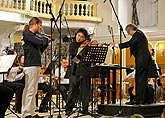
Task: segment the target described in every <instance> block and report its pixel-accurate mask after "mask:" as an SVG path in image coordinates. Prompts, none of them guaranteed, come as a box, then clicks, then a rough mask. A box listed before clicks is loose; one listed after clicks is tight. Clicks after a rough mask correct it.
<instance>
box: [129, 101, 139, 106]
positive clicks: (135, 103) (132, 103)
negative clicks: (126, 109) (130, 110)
mask: <svg viewBox="0 0 165 118" xmlns="http://www.w3.org/2000/svg"><path fill="white" fill-rule="evenodd" d="M139 104H140V102H137V101H135V100H132V101H131V102H130V105H139Z"/></svg>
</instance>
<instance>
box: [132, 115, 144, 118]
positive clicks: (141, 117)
mask: <svg viewBox="0 0 165 118" xmlns="http://www.w3.org/2000/svg"><path fill="white" fill-rule="evenodd" d="M130 118H144V117H143V116H142V115H140V114H134V115H132V116H131V117H130Z"/></svg>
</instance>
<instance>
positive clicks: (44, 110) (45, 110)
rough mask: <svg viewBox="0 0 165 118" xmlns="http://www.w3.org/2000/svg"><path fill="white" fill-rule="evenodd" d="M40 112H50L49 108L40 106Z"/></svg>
mask: <svg viewBox="0 0 165 118" xmlns="http://www.w3.org/2000/svg"><path fill="white" fill-rule="evenodd" d="M38 111H39V112H40V113H44V112H48V106H40V108H39V110H38Z"/></svg>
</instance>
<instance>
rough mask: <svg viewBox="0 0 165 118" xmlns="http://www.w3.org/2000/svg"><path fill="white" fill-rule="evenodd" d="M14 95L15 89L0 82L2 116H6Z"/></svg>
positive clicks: (0, 116)
mask: <svg viewBox="0 0 165 118" xmlns="http://www.w3.org/2000/svg"><path fill="white" fill-rule="evenodd" d="M13 95H14V91H13V90H12V89H11V88H9V87H6V86H4V85H2V84H0V118H4V116H5V112H6V110H7V108H8V106H9V104H10V101H11V100H12V98H13Z"/></svg>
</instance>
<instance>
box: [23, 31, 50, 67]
mask: <svg viewBox="0 0 165 118" xmlns="http://www.w3.org/2000/svg"><path fill="white" fill-rule="evenodd" d="M23 41H24V45H23V49H24V56H25V61H24V66H25V67H28V66H41V54H42V53H43V52H44V50H45V49H46V48H47V46H48V39H47V38H44V37H38V36H37V35H36V34H35V33H33V32H31V31H30V30H27V31H26V32H24V33H23Z"/></svg>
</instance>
